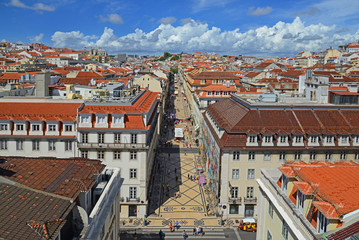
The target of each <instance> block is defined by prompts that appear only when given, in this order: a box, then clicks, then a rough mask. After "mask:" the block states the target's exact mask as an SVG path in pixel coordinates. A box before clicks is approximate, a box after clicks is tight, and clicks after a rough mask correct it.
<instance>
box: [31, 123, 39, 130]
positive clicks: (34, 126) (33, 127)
mask: <svg viewBox="0 0 359 240" xmlns="http://www.w3.org/2000/svg"><path fill="white" fill-rule="evenodd" d="M32 131H40V125H39V124H34V125H32Z"/></svg>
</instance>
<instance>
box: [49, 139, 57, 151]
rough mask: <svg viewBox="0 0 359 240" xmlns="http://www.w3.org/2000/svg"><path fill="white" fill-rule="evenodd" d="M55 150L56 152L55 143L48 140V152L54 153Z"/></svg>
mask: <svg viewBox="0 0 359 240" xmlns="http://www.w3.org/2000/svg"><path fill="white" fill-rule="evenodd" d="M55 150H56V141H55V140H49V151H55Z"/></svg>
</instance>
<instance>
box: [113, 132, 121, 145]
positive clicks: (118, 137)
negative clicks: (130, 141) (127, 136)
mask: <svg viewBox="0 0 359 240" xmlns="http://www.w3.org/2000/svg"><path fill="white" fill-rule="evenodd" d="M114 141H115V143H121V134H120V133H115V134H114Z"/></svg>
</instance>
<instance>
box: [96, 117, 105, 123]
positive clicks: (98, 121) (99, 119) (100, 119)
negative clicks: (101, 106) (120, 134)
mask: <svg viewBox="0 0 359 240" xmlns="http://www.w3.org/2000/svg"><path fill="white" fill-rule="evenodd" d="M105 121H106V117H105V116H98V117H97V123H105Z"/></svg>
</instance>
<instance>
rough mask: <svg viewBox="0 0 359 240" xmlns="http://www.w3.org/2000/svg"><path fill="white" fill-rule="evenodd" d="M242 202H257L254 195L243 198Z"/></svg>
mask: <svg viewBox="0 0 359 240" xmlns="http://www.w3.org/2000/svg"><path fill="white" fill-rule="evenodd" d="M243 203H250V204H257V198H256V197H252V198H246V197H245V198H244V200H243Z"/></svg>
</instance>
